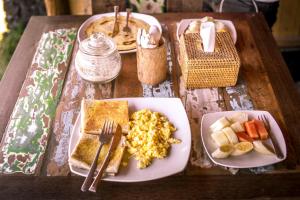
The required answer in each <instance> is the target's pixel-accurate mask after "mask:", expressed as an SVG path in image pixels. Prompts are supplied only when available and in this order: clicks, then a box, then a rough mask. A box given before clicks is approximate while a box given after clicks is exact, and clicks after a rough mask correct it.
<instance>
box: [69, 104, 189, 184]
mask: <svg viewBox="0 0 300 200" xmlns="http://www.w3.org/2000/svg"><path fill="white" fill-rule="evenodd" d="M111 100H127V101H128V104H129V112H130V114H131V113H133V112H135V111H137V110H140V109H144V108H149V109H151V110H153V111H157V112H160V113H162V114H164V115H165V116H166V117H167V118H168V119H169V121H170V122H172V123H173V124H174V126H175V127H176V128H177V131H176V132H175V133H174V137H175V138H178V139H180V140H181V143H180V144H173V145H172V146H171V148H170V152H169V156H167V157H166V158H164V159H162V160H159V159H155V160H154V161H153V163H152V164H151V165H150V166H149V167H147V168H145V169H138V168H137V162H136V160H135V159H134V158H130V160H129V163H128V165H127V166H126V167H123V166H121V167H120V170H119V173H118V174H117V175H116V176H106V177H105V178H104V180H107V181H117V182H139V181H149V180H154V179H158V178H163V177H166V176H170V175H172V174H176V173H178V172H181V171H183V170H184V168H185V166H186V165H187V162H188V159H189V154H190V148H191V131H190V125H189V121H188V118H187V115H186V112H185V109H184V107H183V105H182V103H181V100H180V99H179V98H122V99H111ZM79 118H80V115H79V116H78V119H77V120H76V122H75V124H74V126H73V131H72V135H71V140H70V144H69V157H70V154H71V152H72V151H73V149H74V148H75V145H76V143H77V141H78V140H79V137H80V120H79ZM69 165H70V163H69ZM70 168H71V171H72V172H73V173H75V174H78V175H80V176H87V173H88V171H87V170H84V169H80V168H76V167H74V166H72V165H70Z"/></svg>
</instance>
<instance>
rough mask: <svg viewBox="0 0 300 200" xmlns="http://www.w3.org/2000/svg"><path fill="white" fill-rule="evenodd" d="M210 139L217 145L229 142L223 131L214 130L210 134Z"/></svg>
mask: <svg viewBox="0 0 300 200" xmlns="http://www.w3.org/2000/svg"><path fill="white" fill-rule="evenodd" d="M211 137H212V139H213V140H214V141H215V143H216V144H217V145H218V146H222V145H225V144H229V143H230V142H229V140H228V138H227V136H226V135H225V133H224V132H223V131H216V132H213V133H212V134H211Z"/></svg>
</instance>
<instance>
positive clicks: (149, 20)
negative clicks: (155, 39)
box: [77, 12, 162, 53]
mask: <svg viewBox="0 0 300 200" xmlns="http://www.w3.org/2000/svg"><path fill="white" fill-rule="evenodd" d="M126 14H127V13H126V12H119V16H120V17H121V18H122V19H125V18H126ZM113 17H114V13H113V12H111V13H103V14H98V15H93V16H91V17H90V18H88V19H87V20H86V21H85V22H84V23H83V24H82V25H81V26H80V28H79V30H78V34H77V40H78V42H79V43H80V42H81V41H82V40H84V39H85V38H87V34H86V30H87V29H88V28H89V26H90V25H91V24H92V23H94V22H96V21H98V20H102V19H108V18H113ZM130 18H132V19H136V20H139V21H142V22H143V23H145V24H147V25H149V27H150V26H151V25H155V26H157V27H158V29H159V30H160V32H162V28H161V25H160V23H159V22H158V20H157V19H156V18H155V17H152V16H150V15H146V14H141V13H131V14H130ZM103 23H104V22H103ZM106 29H107V28H106ZM120 29H122V28H121V27H120ZM134 38H135V36H134ZM119 52H120V53H131V52H136V48H133V49H130V50H119Z"/></svg>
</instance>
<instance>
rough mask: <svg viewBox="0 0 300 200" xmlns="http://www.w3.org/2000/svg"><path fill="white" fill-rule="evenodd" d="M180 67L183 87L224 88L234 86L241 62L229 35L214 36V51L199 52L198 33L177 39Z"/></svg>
mask: <svg viewBox="0 0 300 200" xmlns="http://www.w3.org/2000/svg"><path fill="white" fill-rule="evenodd" d="M180 56H181V57H180V66H181V72H182V75H183V80H184V82H185V87H186V88H191V89H193V88H208V87H226V86H233V85H235V84H236V81H237V77H238V73H239V68H240V59H239V56H238V54H237V51H236V48H235V46H234V43H233V41H232V39H231V36H230V33H228V32H219V33H217V34H216V44H215V51H214V52H212V53H206V52H204V51H203V49H202V45H201V37H200V34H199V33H188V34H183V35H182V36H181V37H180Z"/></svg>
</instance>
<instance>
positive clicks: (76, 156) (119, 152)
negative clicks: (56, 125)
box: [69, 126, 126, 175]
mask: <svg viewBox="0 0 300 200" xmlns="http://www.w3.org/2000/svg"><path fill="white" fill-rule="evenodd" d="M115 131H121V128H120V126H118V128H116V129H115ZM125 141H126V138H125V136H122V138H121V141H120V142H119V145H118V147H117V148H116V150H115V151H114V152H113V154H112V155H111V158H110V161H109V164H108V167H107V168H106V171H105V172H106V173H107V174H109V175H115V174H117V173H118V170H119V166H120V163H121V160H122V157H123V154H124V151H125ZM99 145H100V142H99V139H98V136H97V135H91V134H82V135H81V137H80V140H79V141H78V143H77V144H76V147H75V149H74V151H73V152H72V154H71V157H70V158H69V162H70V163H71V165H73V166H74V167H78V168H82V169H86V170H89V169H90V167H91V165H92V162H93V160H94V158H95V156H96V152H97V149H98V147H99ZM108 149H109V144H105V145H103V147H102V150H101V152H100V155H99V159H98V163H97V165H98V167H99V166H100V165H101V164H102V162H103V161H104V159H105V156H106V155H107V153H108Z"/></svg>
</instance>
